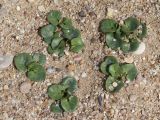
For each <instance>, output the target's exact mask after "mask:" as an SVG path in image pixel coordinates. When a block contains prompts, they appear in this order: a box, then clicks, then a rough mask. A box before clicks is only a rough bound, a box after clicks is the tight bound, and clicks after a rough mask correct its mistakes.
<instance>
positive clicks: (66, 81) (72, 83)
mask: <svg viewBox="0 0 160 120" xmlns="http://www.w3.org/2000/svg"><path fill="white" fill-rule="evenodd" d="M62 84H63V85H67V86H69V87H68V89H67V91H68V93H69V94H72V93H73V92H74V91H75V90H76V89H77V81H76V79H75V78H74V77H70V76H67V77H65V78H63V79H62Z"/></svg>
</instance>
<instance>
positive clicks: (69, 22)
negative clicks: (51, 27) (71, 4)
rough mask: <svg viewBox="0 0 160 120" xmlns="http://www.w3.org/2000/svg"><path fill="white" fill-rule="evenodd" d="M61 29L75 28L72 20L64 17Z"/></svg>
mask: <svg viewBox="0 0 160 120" xmlns="http://www.w3.org/2000/svg"><path fill="white" fill-rule="evenodd" d="M60 27H61V28H62V29H71V28H72V27H73V25H72V20H71V19H69V18H66V17H64V18H63V20H62V22H61V23H60Z"/></svg>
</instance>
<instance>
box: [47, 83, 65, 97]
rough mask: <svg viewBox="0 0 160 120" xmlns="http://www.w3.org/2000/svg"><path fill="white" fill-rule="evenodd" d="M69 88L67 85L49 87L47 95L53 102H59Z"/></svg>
mask: <svg viewBox="0 0 160 120" xmlns="http://www.w3.org/2000/svg"><path fill="white" fill-rule="evenodd" d="M67 88H68V86H66V85H51V86H49V87H48V91H47V93H48V96H49V97H50V98H52V99H53V100H59V99H61V98H62V97H63V96H64V94H65V90H66V89H67Z"/></svg>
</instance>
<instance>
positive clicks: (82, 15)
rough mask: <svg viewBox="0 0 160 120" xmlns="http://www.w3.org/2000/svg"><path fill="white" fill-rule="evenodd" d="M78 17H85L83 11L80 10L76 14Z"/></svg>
mask: <svg viewBox="0 0 160 120" xmlns="http://www.w3.org/2000/svg"><path fill="white" fill-rule="evenodd" d="M78 15H79V16H80V17H86V14H85V12H84V11H83V10H81V11H80V12H79V13H78Z"/></svg>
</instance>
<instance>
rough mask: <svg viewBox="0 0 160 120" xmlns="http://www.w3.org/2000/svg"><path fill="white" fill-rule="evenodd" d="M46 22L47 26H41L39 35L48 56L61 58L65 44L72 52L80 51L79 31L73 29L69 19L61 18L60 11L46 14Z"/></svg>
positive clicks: (82, 46) (81, 43) (82, 45)
mask: <svg viewBox="0 0 160 120" xmlns="http://www.w3.org/2000/svg"><path fill="white" fill-rule="evenodd" d="M47 20H48V22H49V24H48V25H45V26H43V27H42V28H41V29H40V31H39V33H40V36H41V37H42V38H43V40H44V42H46V43H47V44H48V48H47V51H48V53H49V54H53V53H54V54H56V55H58V56H60V57H61V56H63V55H64V50H65V48H66V44H69V46H70V51H72V52H75V53H78V52H80V51H82V49H83V48H84V43H83V41H82V38H81V34H80V31H79V30H78V29H76V28H74V26H73V24H72V20H71V19H69V18H66V17H62V14H61V12H60V11H57V10H54V11H53V10H52V11H50V12H49V13H48V16H47Z"/></svg>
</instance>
